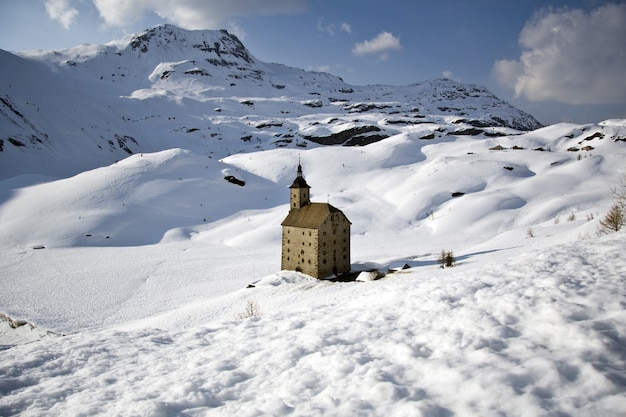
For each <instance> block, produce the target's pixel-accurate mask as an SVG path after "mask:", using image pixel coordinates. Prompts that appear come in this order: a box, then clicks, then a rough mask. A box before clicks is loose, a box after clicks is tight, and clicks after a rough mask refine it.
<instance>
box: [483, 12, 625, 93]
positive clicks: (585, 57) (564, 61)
mask: <svg viewBox="0 0 626 417" xmlns="http://www.w3.org/2000/svg"><path fill="white" fill-rule="evenodd" d="M625 39H626V3H621V4H607V5H604V6H601V7H599V8H597V9H594V10H592V11H591V12H589V13H587V12H585V11H583V10H572V9H559V10H554V9H546V10H543V11H541V12H540V13H538V14H536V15H535V16H534V17H533V18H532V19H531V20H530V21H528V22H527V23H526V25H525V27H524V29H523V30H522V32H521V33H520V36H519V43H520V45H521V46H522V48H523V52H522V54H521V56H520V58H519V59H518V60H500V61H496V62H495V64H494V66H493V75H494V76H495V77H496V79H497V80H498V81H499V82H500V83H502V84H504V85H506V86H508V87H511V88H513V89H514V90H515V94H516V96H517V97H521V96H524V97H526V98H527V99H529V100H532V101H556V102H561V103H567V104H605V103H620V102H624V101H625V100H626V47H625V46H624V45H625V44H624V42H625Z"/></svg>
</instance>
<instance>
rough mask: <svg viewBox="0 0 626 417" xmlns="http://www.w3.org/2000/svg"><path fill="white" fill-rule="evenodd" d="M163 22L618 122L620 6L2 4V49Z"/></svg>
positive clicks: (270, 57)
mask: <svg viewBox="0 0 626 417" xmlns="http://www.w3.org/2000/svg"><path fill="white" fill-rule="evenodd" d="M159 23H172V24H175V25H177V26H180V27H183V28H187V29H222V28H224V29H227V30H229V31H231V32H233V33H235V34H237V35H238V36H239V37H240V39H241V40H242V41H243V42H244V44H245V45H246V47H247V48H248V49H249V50H250V52H251V53H252V54H253V55H254V56H256V57H257V58H258V59H260V60H263V61H267V62H279V63H283V64H287V65H291V66H296V67H300V68H304V69H307V70H323V71H327V72H330V73H332V74H335V75H338V76H340V77H342V78H343V79H344V80H345V81H346V82H348V83H351V84H357V85H362V84H401V85H403V84H410V83H413V82H420V81H424V80H428V79H433V78H441V77H448V78H453V79H456V80H459V81H462V82H466V83H475V84H480V85H484V86H486V87H487V88H489V89H490V90H491V91H492V92H494V93H495V94H496V95H498V96H499V97H501V98H503V99H505V100H507V101H509V102H510V103H511V104H513V105H515V106H517V107H519V108H521V109H523V110H526V111H528V112H530V113H531V114H533V115H534V116H535V117H536V118H537V119H538V120H539V121H540V122H542V123H545V124H551V123H557V122H561V121H571V122H577V123H588V122H599V121H601V120H604V119H608V118H626V41H624V40H625V39H626V2H624V1H622V2H608V1H599V0H570V1H551V2H548V1H535V0H524V1H506V0H473V1H468V0H464V1H462V0H433V1H421V0H409V1H389V0H335V1H328V0H229V1H223V0H176V1H172V0H40V1H37V0H27V1H24V0H0V49H5V50H9V51H20V50H29V49H63V48H69V47H72V46H76V45H79V44H82V43H91V44H97V43H106V42H108V41H110V40H113V39H116V38H118V37H120V36H122V35H124V34H128V33H134V32H139V31H141V30H143V29H147V28H149V27H152V26H154V25H157V24H159Z"/></svg>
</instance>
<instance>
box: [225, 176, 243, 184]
mask: <svg viewBox="0 0 626 417" xmlns="http://www.w3.org/2000/svg"><path fill="white" fill-rule="evenodd" d="M224 179H225V180H226V181H228V182H229V183H231V184H235V185H239V186H240V187H243V186H244V185H246V182H245V181H243V180H240V179H239V178H236V177H235V176H233V175H227V176H225V177H224Z"/></svg>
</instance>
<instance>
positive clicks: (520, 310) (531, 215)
mask: <svg viewBox="0 0 626 417" xmlns="http://www.w3.org/2000/svg"><path fill="white" fill-rule="evenodd" d="M196 45H198V46H197V47H196ZM216 45H219V47H218V46H216ZM155 51H156V52H158V53H157V54H156V55H153V54H154V53H155ZM0 59H1V60H2V62H3V63H6V65H2V66H1V67H0V71H2V72H3V74H5V71H6V72H7V73H10V74H11V77H8V78H7V77H2V78H0V85H2V86H3V87H2V88H3V89H2V94H0V98H2V101H1V104H2V107H0V109H1V112H0V121H1V123H0V132H1V134H2V136H1V137H2V138H3V142H1V144H2V152H0V174H1V175H0V288H1V289H2V290H1V291H0V347H1V349H0V393H1V394H2V395H0V415H3V416H4V415H42V416H43V415H46V416H50V415H58V416H61V415H129V416H130V415H154V416H182V415H189V416H200V415H202V416H206V415H233V414H237V415H239V414H241V415H250V416H252V415H274V416H279V415H296V416H311V415H328V416H333V415H336V416H344V415H349V416H354V415H358V416H387V415H408V416H410V415H416V416H430V417H434V416H442V415H443V416H451V415H481V416H507V417H512V416H527V415H532V416H552V415H570V416H588V415H608V416H619V415H623V414H624V413H626V402H625V401H624V398H626V397H625V395H626V384H625V383H624V381H626V371H625V369H626V358H625V357H624V354H623V353H624V349H623V346H624V344H625V343H626V315H625V314H624V305H626V285H625V281H624V277H625V276H626V261H625V260H624V257H623V253H624V250H625V249H626V246H625V245H626V239H624V233H623V231H622V232H619V233H616V234H613V235H610V236H604V237H600V238H598V237H597V236H596V230H597V227H598V221H599V219H600V218H602V217H603V216H604V214H605V213H606V211H607V209H608V208H609V206H610V205H611V203H612V201H611V196H610V190H611V187H613V186H616V185H618V184H619V183H620V179H621V178H623V175H625V173H626V165H625V164H624V161H625V160H626V121H625V120H608V121H604V122H601V123H598V124H589V125H584V126H581V125H574V124H558V125H553V126H547V127H542V128H539V126H537V125H536V122H534V121H533V120H534V119H532V117H530V116H528V115H524V114H523V113H521V112H519V111H518V110H515V109H513V108H510V106H508V105H507V104H506V103H503V102H501V101H499V100H498V99H497V98H495V97H493V96H491V95H490V94H489V93H488V92H486V91H485V90H484V89H482V88H481V87H477V86H469V85H464V84H458V83H455V82H452V81H449V80H437V81H431V82H426V83H421V84H416V85H413V86H407V87H394V86H369V87H356V86H348V85H346V84H345V83H343V82H342V81H341V80H339V79H337V78H336V77H332V76H330V75H327V74H319V73H307V72H305V71H302V70H297V69H293V68H287V67H284V66H280V65H274V64H265V63H261V62H258V61H257V60H256V59H254V57H252V56H251V55H250V54H249V53H248V52H247V51H245V48H243V47H242V46H241V44H240V43H239V42H238V41H237V40H236V38H234V37H232V36H231V35H228V34H227V33H226V32H186V31H181V30H179V29H176V28H173V27H171V26H160V27H157V28H155V29H152V30H149V31H147V32H145V33H143V34H139V35H132V36H129V37H128V38H126V39H122V40H119V41H116V42H112V43H110V44H107V45H103V46H83V47H79V48H76V49H71V50H67V51H57V52H45V51H44V52H29V53H24V54H21V56H16V55H13V54H8V53H1V52H0ZM192 61H193V62H192ZM224 62H225V64H224ZM218 63H221V64H219V65H218ZM229 63H236V64H232V65H231V64H229ZM118 67H119V68H118ZM96 70H99V71H100V72H96ZM116 70H117V71H118V72H116ZM167 71H170V72H167ZM203 71H205V72H207V73H208V74H209V75H205V74H203ZM255 71H260V72H255ZM186 72H187V73H186ZM111 74H115V75H114V76H113V75H111ZM233 74H239V75H240V76H239V78H237V77H232V75H233ZM100 76H102V79H100ZM230 84H234V85H232V86H231V85H230ZM533 123H535V124H533ZM533 128H536V129H533ZM9 138H10V139H12V140H13V141H11V140H9ZM383 138H384V139H383ZM325 144H341V145H366V146H325ZM115 161H117V162H115ZM299 162H300V163H301V164H302V166H303V168H304V174H305V176H306V179H307V182H308V183H309V185H311V187H312V189H311V193H312V194H311V195H312V199H313V201H330V203H331V204H333V205H334V206H336V207H338V208H340V209H341V210H342V211H343V212H344V213H345V214H346V215H347V216H348V218H349V219H350V221H351V222H352V232H353V233H352V247H351V249H352V250H351V253H352V264H353V269H354V270H355V271H366V270H372V269H376V270H378V271H382V272H387V275H386V276H385V277H384V279H381V280H378V281H370V282H344V283H336V282H330V281H318V280H314V279H312V278H310V277H306V276H304V275H301V274H297V273H294V272H289V271H279V269H280V244H281V235H280V233H281V232H280V230H281V229H280V223H281V221H282V220H283V218H284V217H285V215H286V214H287V211H288V198H289V193H288V188H287V187H288V186H289V184H291V182H292V181H293V178H294V176H295V174H296V166H297V165H298V163H299ZM442 250H445V251H453V252H454V255H455V257H456V259H457V263H456V266H455V268H453V269H440V268H439V267H438V265H437V258H438V256H439V254H440V252H441V251H442ZM402 268H405V269H402ZM248 302H252V303H253V304H254V305H256V306H257V307H258V308H259V309H260V312H261V313H260V316H258V317H252V318H249V319H244V320H241V319H236V317H238V316H239V315H240V314H241V313H242V312H243V311H244V310H245V308H246V305H247V303H248ZM22 323H29V324H25V325H22V326H19V325H20V324H22ZM33 326H34V327H33ZM13 327H17V328H16V329H14V328H13ZM60 334H64V335H66V336H63V337H61V336H60ZM27 342H30V343H27ZM451 392H454V395H451V394H450V393H451Z"/></svg>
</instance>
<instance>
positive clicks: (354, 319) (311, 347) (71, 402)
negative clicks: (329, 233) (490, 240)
mask: <svg viewBox="0 0 626 417" xmlns="http://www.w3.org/2000/svg"><path fill="white" fill-rule="evenodd" d="M624 242H625V240H624V233H619V234H615V235H611V236H607V237H604V238H601V239H593V240H590V241H583V242H575V243H570V244H562V245H556V246H553V247H551V248H549V249H543V250H541V251H534V252H529V253H527V254H524V255H520V256H516V257H515V258H513V259H509V260H506V261H501V262H495V263H494V262H490V263H484V264H483V263H480V264H476V263H473V262H472V261H471V259H472V258H467V260H463V261H460V263H459V265H458V266H457V267H456V268H455V269H446V270H442V269H439V268H438V267H436V266H434V265H432V264H431V263H428V262H426V263H425V264H424V265H420V266H416V267H414V268H411V269H409V270H407V271H405V272H401V273H395V274H390V275H387V277H386V278H384V279H382V280H378V281H372V282H367V283H357V282H351V283H331V282H325V281H316V280H314V279H312V278H308V277H305V276H302V275H298V274H296V273H291V272H282V273H279V274H275V275H270V276H267V277H265V278H262V279H260V280H259V281H257V282H256V283H255V287H254V288H248V289H246V288H244V289H239V290H236V291H233V292H232V293H230V294H229V298H230V303H231V304H233V305H235V306H236V307H237V308H240V309H241V310H243V309H244V306H245V304H244V300H247V299H251V300H255V302H256V303H258V305H259V307H260V309H261V316H260V317H253V318H249V319H244V320H235V319H234V318H229V317H228V316H229V315H230V314H225V315H223V316H222V317H221V319H218V320H207V322H206V323H204V324H196V325H193V326H186V325H185V323H177V326H166V327H165V328H160V327H159V325H160V323H161V322H162V319H163V318H161V317H158V318H152V319H147V320H145V321H143V322H134V323H130V324H128V325H127V326H124V325H121V326H117V327H114V328H109V329H105V330H97V331H86V332H81V333H78V334H74V335H69V336H66V337H61V338H47V339H44V340H42V341H40V342H35V343H31V344H27V345H22V346H19V347H15V348H11V349H8V350H5V351H3V352H0V364H1V369H2V375H3V376H2V379H0V384H1V385H0V390H1V391H2V393H3V396H2V398H1V399H0V413H1V414H2V415H13V414H20V415H25V416H28V415H55V416H62V415H123V416H132V415H142V416H174V415H185V416H208V415H235V414H236V415H241V416H266V415H273V416H280V415H298V416H316V415H319V416H322V415H323V416H372V415H378V416H384V415H403V416H442V415H482V416H500V415H506V416H553V415H569V416H589V415H608V416H619V415H623V414H624V413H626V401H625V397H624V386H625V384H626V371H625V369H626V356H625V351H624V346H626V338H625V337H624V335H625V334H626V312H625V310H624V306H625V305H626V285H625V282H624V276H626V261H625V260H624V256H623V253H624V250H625V249H626V245H625V243H624ZM204 298H205V301H204V302H201V303H198V304H197V305H193V306H183V307H182V308H181V310H184V313H185V314H187V315H188V314H190V310H193V311H194V312H195V313H196V314H200V315H209V314H210V313H209V312H210V311H212V310H213V311H214V310H216V309H221V308H225V306H224V305H223V303H221V301H222V300H220V298H218V299H215V298H212V297H210V296H206V297H204ZM220 304H222V305H220ZM229 308H230V306H227V307H226V309H229ZM229 313H230V312H229ZM172 314H174V315H179V314H181V312H180V311H176V312H173V313H172ZM233 317H234V316H233ZM170 322H171V319H168V318H165V323H170Z"/></svg>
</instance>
